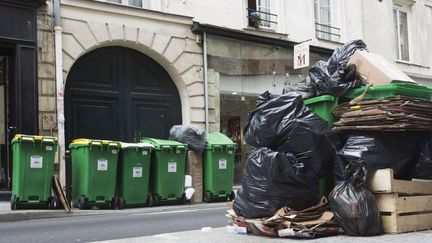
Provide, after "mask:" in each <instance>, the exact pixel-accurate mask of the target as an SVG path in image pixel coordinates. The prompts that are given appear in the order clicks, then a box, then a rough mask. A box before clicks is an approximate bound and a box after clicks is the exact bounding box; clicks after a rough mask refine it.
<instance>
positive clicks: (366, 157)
mask: <svg viewBox="0 0 432 243" xmlns="http://www.w3.org/2000/svg"><path fill="white" fill-rule="evenodd" d="M418 142H419V134H418V133H415V132H411V133H409V132H405V133H394V132H379V133H377V132H369V133H351V134H350V135H349V136H348V138H347V141H346V143H345V146H344V147H343V148H342V150H341V151H340V152H339V154H340V155H341V156H342V157H343V160H344V161H345V166H346V165H348V164H350V163H364V164H365V166H366V168H367V170H368V171H375V170H378V169H385V168H392V169H393V173H394V175H395V178H396V179H411V178H412V171H413V169H414V166H415V164H416V162H415V161H416V159H417V156H418V151H419V150H418V145H419V144H418ZM426 150H427V148H426V147H425V152H426V153H427V151H426ZM336 173H337V174H340V172H336Z"/></svg>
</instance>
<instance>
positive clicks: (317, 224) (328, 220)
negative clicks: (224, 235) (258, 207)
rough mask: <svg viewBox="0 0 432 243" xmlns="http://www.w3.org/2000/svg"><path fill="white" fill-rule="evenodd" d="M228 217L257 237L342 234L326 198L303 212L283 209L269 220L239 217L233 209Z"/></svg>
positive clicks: (307, 236)
mask: <svg viewBox="0 0 432 243" xmlns="http://www.w3.org/2000/svg"><path fill="white" fill-rule="evenodd" d="M227 216H228V217H229V218H231V219H232V220H233V223H234V224H235V225H237V226H239V227H245V228H246V229H247V232H248V233H250V234H256V235H264V236H273V237H293V238H316V237H323V236H330V235H335V234H337V233H339V232H340V228H339V227H338V226H337V223H336V220H335V219H334V214H333V213H332V212H331V211H330V210H329V207H328V201H327V199H326V198H325V197H323V198H322V199H321V200H320V201H319V203H318V204H317V205H315V206H312V207H310V208H307V209H305V210H302V211H295V210H292V209H290V208H288V207H283V208H281V209H279V210H278V211H277V212H276V213H275V215H274V216H272V217H270V218H267V219H266V218H263V219H247V218H244V217H239V216H237V215H236V213H235V212H234V210H232V209H230V210H228V215H227Z"/></svg>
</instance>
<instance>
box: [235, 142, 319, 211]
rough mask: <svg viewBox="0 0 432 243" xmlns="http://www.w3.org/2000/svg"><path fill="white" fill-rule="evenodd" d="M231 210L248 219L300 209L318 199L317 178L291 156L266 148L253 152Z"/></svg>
mask: <svg viewBox="0 0 432 243" xmlns="http://www.w3.org/2000/svg"><path fill="white" fill-rule="evenodd" d="M241 184H242V188H241V189H240V190H239V191H238V192H237V196H236V198H235V200H234V203H233V209H234V211H235V212H236V214H237V215H241V216H244V217H247V218H260V217H270V216H273V215H274V213H275V212H276V211H277V210H278V209H280V208H281V207H283V206H288V207H290V208H293V209H295V210H302V209H305V208H308V207H310V206H312V205H314V204H315V203H316V202H317V200H318V196H319V195H318V194H319V187H318V178H317V177H316V176H315V175H314V173H310V172H309V168H307V166H305V165H304V164H303V163H301V162H300V161H299V160H298V159H297V158H296V157H295V156H294V155H293V154H291V153H282V152H276V151H273V150H271V149H269V148H258V149H256V150H255V151H253V152H252V153H251V154H250V155H249V158H248V160H247V162H246V166H245V168H244V171H243V176H242V179H241Z"/></svg>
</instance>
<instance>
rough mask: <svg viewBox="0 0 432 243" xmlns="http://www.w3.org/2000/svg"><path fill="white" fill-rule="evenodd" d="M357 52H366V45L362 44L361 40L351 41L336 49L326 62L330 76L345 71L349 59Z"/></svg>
mask: <svg viewBox="0 0 432 243" xmlns="http://www.w3.org/2000/svg"><path fill="white" fill-rule="evenodd" d="M357 50H360V51H367V46H366V43H364V42H363V41H362V40H352V41H350V42H347V43H345V44H344V45H343V46H341V47H339V48H336V50H334V52H333V54H332V55H331V57H330V58H329V60H328V62H327V63H328V67H327V70H328V72H329V73H331V74H334V73H336V72H341V73H342V71H344V70H345V68H346V65H347V63H348V61H349V59H350V58H351V56H352V55H354V52H355V51H357Z"/></svg>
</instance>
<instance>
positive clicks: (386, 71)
mask: <svg viewBox="0 0 432 243" xmlns="http://www.w3.org/2000/svg"><path fill="white" fill-rule="evenodd" d="M350 64H355V65H356V67H357V75H358V76H359V78H360V79H361V80H362V81H363V82H364V83H366V84H368V83H370V84H373V85H380V84H388V83H391V82H395V81H399V82H400V81H403V82H411V83H415V81H414V80H413V79H411V78H410V77H408V75H406V74H405V73H403V72H402V71H401V70H399V69H398V68H397V67H396V66H395V65H394V64H392V63H391V62H389V61H387V60H386V59H385V58H384V57H382V56H379V55H377V54H373V53H370V52H366V51H356V52H355V53H354V55H352V56H351V58H350V60H349V61H348V64H347V65H350Z"/></svg>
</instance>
